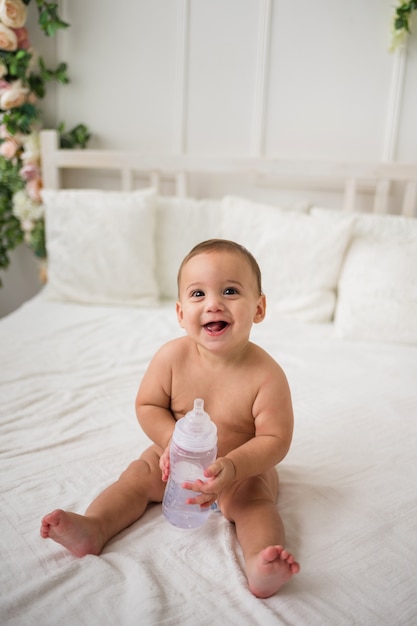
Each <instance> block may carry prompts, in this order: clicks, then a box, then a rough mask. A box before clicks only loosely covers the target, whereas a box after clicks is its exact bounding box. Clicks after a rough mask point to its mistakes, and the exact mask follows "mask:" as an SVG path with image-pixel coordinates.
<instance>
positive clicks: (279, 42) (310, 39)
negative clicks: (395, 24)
mask: <svg viewBox="0 0 417 626" xmlns="http://www.w3.org/2000/svg"><path fill="white" fill-rule="evenodd" d="M384 5H385V6H384ZM389 19H390V7H389V3H384V4H383V3H381V0H367V2H366V3H364V2H363V0H351V1H350V2H341V1H338V0H336V1H335V0H316V1H315V2H310V1H309V0H299V1H298V2H296V3H295V2H284V1H282V0H277V1H275V2H274V8H273V15H272V32H273V34H272V43H271V61H270V83H269V98H268V114H267V129H268V132H267V144H266V145H267V152H268V153H269V154H273V155H280V156H283V155H285V156H291V157H304V158H341V159H344V158H345V159H346V158H348V159H355V158H359V157H360V158H363V159H378V158H380V154H381V135H382V134H383V131H384V124H385V116H386V98H387V95H388V90H389V84H390V71H391V69H390V68H391V65H392V58H391V57H390V56H389V54H388V52H387V48H388V33H389Z"/></svg>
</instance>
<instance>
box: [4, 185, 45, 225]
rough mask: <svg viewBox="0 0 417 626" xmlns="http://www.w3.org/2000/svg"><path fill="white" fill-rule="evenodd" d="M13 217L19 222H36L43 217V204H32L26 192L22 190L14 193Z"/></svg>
mask: <svg viewBox="0 0 417 626" xmlns="http://www.w3.org/2000/svg"><path fill="white" fill-rule="evenodd" d="M12 211H13V215H14V216H15V217H17V219H18V220H19V221H20V222H26V223H27V222H36V221H37V220H39V219H40V218H41V217H43V214H44V209H43V204H39V203H38V202H34V201H33V200H31V199H30V197H29V196H28V194H27V192H26V191H25V190H24V189H22V190H21V191H16V193H15V194H14V195H13V209H12Z"/></svg>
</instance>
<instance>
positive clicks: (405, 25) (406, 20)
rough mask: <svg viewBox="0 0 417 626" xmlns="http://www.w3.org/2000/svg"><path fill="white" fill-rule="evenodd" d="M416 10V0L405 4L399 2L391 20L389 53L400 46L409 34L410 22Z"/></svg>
mask: <svg viewBox="0 0 417 626" xmlns="http://www.w3.org/2000/svg"><path fill="white" fill-rule="evenodd" d="M416 10H417V0H411V2H406V1H405V0H399V2H398V3H397V7H396V9H395V12H394V16H393V19H392V28H391V45H390V50H391V52H392V51H394V50H395V49H396V48H398V47H399V46H401V45H402V44H403V43H404V41H405V40H406V38H407V37H408V35H409V34H410V33H411V29H410V20H411V16H412V13H413V11H416Z"/></svg>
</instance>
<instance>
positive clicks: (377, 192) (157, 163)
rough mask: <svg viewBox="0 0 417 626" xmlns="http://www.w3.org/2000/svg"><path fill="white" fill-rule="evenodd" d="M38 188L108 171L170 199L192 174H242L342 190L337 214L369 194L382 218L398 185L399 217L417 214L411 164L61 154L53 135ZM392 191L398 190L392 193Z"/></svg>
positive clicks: (182, 191) (44, 150)
mask: <svg viewBox="0 0 417 626" xmlns="http://www.w3.org/2000/svg"><path fill="white" fill-rule="evenodd" d="M41 156H42V170H43V182H44V186H45V187H46V188H49V189H59V188H60V187H61V171H62V170H67V169H91V170H93V169H96V170H109V171H110V170H111V171H114V172H119V173H120V181H121V182H120V188H121V189H122V190H125V191H130V190H132V189H133V188H134V179H135V174H137V173H141V174H142V175H144V176H146V177H147V178H148V180H149V183H150V185H151V186H152V187H155V188H156V189H157V190H158V191H159V190H160V188H161V181H162V178H163V177H164V178H166V177H170V178H172V179H174V180H175V186H176V194H177V195H178V196H186V195H187V176H188V175H190V174H193V173H219V174H227V173H230V174H235V173H240V174H245V175H247V176H248V177H250V178H251V180H252V181H254V182H255V183H257V184H259V185H263V186H265V185H270V186H272V187H277V186H281V187H288V188H297V189H328V190H338V189H340V190H343V197H344V201H343V209H344V210H346V211H354V210H355V208H356V200H357V194H358V193H359V191H361V190H366V191H367V192H370V193H372V194H373V212H374V213H379V214H383V213H387V212H388V211H389V198H390V194H391V193H392V190H393V187H394V186H397V187H398V186H400V187H401V189H400V200H399V204H400V213H401V214H402V215H404V216H406V217H413V216H415V215H416V214H417V208H416V203H417V164H416V165H414V164H401V163H359V162H358V163H352V162H325V161H300V160H284V159H275V158H268V157H263V158H252V157H236V158H234V157H209V156H207V157H205V156H194V155H178V156H175V155H160V156H157V155H144V154H138V153H135V152H122V151H118V150H90V149H86V150H62V149H60V148H59V136H58V133H57V131H55V130H44V131H42V132H41ZM397 192H398V189H397Z"/></svg>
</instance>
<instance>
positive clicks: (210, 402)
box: [171, 372, 256, 433]
mask: <svg viewBox="0 0 417 626" xmlns="http://www.w3.org/2000/svg"><path fill="white" fill-rule="evenodd" d="M195 398H202V399H203V400H204V409H205V410H206V411H207V413H208V414H209V415H210V417H211V418H212V419H213V421H214V422H216V423H217V425H218V427H222V428H227V429H228V430H229V429H230V430H232V431H234V432H244V433H248V432H252V431H253V429H254V421H253V403H254V400H255V398H256V388H255V386H254V385H252V384H251V383H250V381H244V380H240V379H238V378H236V377H228V376H227V375H223V376H219V377H216V376H211V377H210V378H208V377H204V376H202V375H200V376H196V375H195V374H193V373H192V372H189V373H188V375H187V376H183V377H181V378H179V379H178V380H176V381H173V388H172V395H171V408H172V410H173V412H174V414H175V415H176V417H180V416H182V415H184V414H185V413H186V412H187V411H189V410H190V409H191V408H192V406H193V402H194V399H195Z"/></svg>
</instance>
